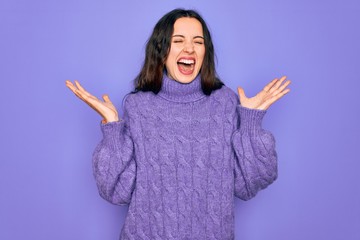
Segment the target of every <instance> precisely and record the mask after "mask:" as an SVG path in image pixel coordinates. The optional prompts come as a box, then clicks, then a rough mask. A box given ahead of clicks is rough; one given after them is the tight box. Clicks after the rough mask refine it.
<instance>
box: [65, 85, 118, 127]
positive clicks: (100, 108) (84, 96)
mask: <svg viewBox="0 0 360 240" xmlns="http://www.w3.org/2000/svg"><path fill="white" fill-rule="evenodd" d="M66 86H67V87H68V88H69V89H70V90H71V91H72V92H73V93H74V94H75V95H76V96H77V97H78V98H80V99H81V100H83V101H84V102H85V103H86V104H87V105H89V106H90V107H91V108H92V109H94V110H95V111H96V112H98V113H99V114H100V115H101V116H102V117H103V120H102V123H107V122H115V121H119V116H118V112H117V110H116V108H115V106H114V105H113V104H112V102H111V101H110V98H109V96H108V95H106V94H104V95H103V96H102V98H103V99H104V101H102V100H100V99H98V98H97V97H95V96H93V95H91V94H90V93H88V92H87V91H86V90H85V89H84V88H83V87H82V86H81V85H80V83H79V82H78V81H76V80H75V85H74V84H73V83H72V82H71V81H69V80H66Z"/></svg>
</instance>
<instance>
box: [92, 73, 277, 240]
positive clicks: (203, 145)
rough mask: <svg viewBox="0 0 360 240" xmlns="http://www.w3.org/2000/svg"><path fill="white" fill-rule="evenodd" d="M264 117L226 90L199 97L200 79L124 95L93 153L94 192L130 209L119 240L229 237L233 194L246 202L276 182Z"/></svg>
mask: <svg viewBox="0 0 360 240" xmlns="http://www.w3.org/2000/svg"><path fill="white" fill-rule="evenodd" d="M265 113H266V111H263V110H254V109H248V108H244V107H242V106H240V104H239V99H238V96H237V95H236V94H235V93H234V92H233V91H232V90H231V89H230V88H228V87H226V86H223V87H222V88H221V89H218V90H216V91H213V92H212V94H211V95H210V96H206V95H204V94H203V93H202V90H201V83H200V77H197V78H195V79H194V81H192V82H191V83H189V84H182V83H179V82H176V81H174V80H171V79H169V78H168V77H166V76H164V79H163V85H162V89H161V91H160V92H159V93H158V94H157V95H156V94H154V93H152V92H138V93H135V94H130V95H128V96H127V98H126V99H125V102H124V116H123V119H122V120H120V121H119V122H111V123H107V124H101V129H102V132H103V139H102V141H101V142H100V143H99V145H98V146H97V147H96V149H95V152H94V155H93V170H94V175H95V179H96V183H97V186H98V189H99V192H100V195H101V196H102V197H103V198H104V199H106V200H107V201H109V202H111V203H113V204H118V205H122V204H130V205H129V210H128V213H127V216H126V219H125V224H124V226H123V229H122V231H121V236H120V239H136V240H139V239H149V240H150V239H151V240H154V239H161V240H162V239H221V240H224V239H234V195H235V196H237V197H239V198H240V199H243V200H248V199H250V198H252V197H254V196H255V195H256V193H257V192H258V191H259V190H261V189H263V188H265V187H267V186H268V185H269V184H271V183H272V182H273V181H274V180H275V179H276V177H277V155H276V152H275V140H274V138H273V136H272V134H271V133H270V132H268V131H265V130H264V129H262V127H261V122H262V118H263V116H264V115H265Z"/></svg>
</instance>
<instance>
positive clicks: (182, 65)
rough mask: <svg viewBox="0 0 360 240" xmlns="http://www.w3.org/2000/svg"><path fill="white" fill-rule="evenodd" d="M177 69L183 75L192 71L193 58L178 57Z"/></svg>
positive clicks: (193, 65)
mask: <svg viewBox="0 0 360 240" xmlns="http://www.w3.org/2000/svg"><path fill="white" fill-rule="evenodd" d="M177 65H178V69H179V71H180V72H181V73H182V74H184V75H190V74H192V73H193V72H194V68H195V59H193V58H191V59H189V58H180V59H179V61H178V62H177Z"/></svg>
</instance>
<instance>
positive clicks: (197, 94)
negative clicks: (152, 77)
mask: <svg viewBox="0 0 360 240" xmlns="http://www.w3.org/2000/svg"><path fill="white" fill-rule="evenodd" d="M158 95H159V96H160V97H162V98H165V99H167V100H169V101H173V102H194V101H196V100H199V99H201V98H203V97H205V96H206V95H205V94H204V93H203V91H202V89H201V77H200V74H198V75H197V77H196V78H195V79H194V80H193V81H192V82H190V83H181V82H178V81H176V80H173V79H171V78H169V77H168V76H167V73H166V72H164V74H163V80H162V87H161V90H160V92H159V93H158Z"/></svg>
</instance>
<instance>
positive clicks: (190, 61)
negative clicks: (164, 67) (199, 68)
mask: <svg viewBox="0 0 360 240" xmlns="http://www.w3.org/2000/svg"><path fill="white" fill-rule="evenodd" d="M179 62H180V63H185V64H194V63H195V61H194V60H190V59H180V60H179Z"/></svg>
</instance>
